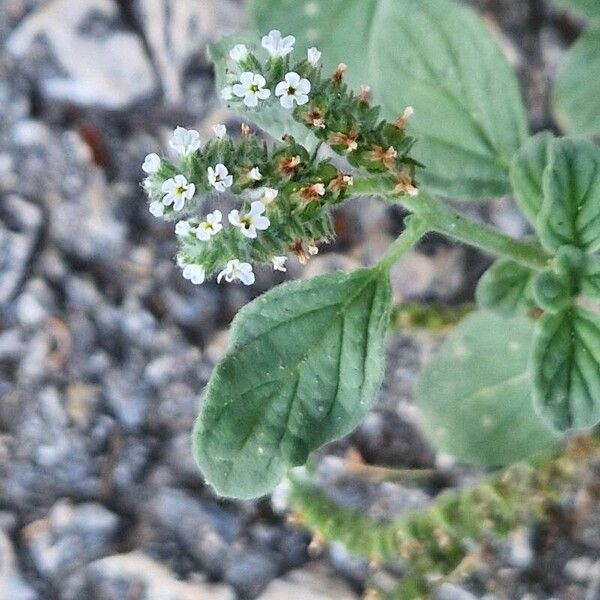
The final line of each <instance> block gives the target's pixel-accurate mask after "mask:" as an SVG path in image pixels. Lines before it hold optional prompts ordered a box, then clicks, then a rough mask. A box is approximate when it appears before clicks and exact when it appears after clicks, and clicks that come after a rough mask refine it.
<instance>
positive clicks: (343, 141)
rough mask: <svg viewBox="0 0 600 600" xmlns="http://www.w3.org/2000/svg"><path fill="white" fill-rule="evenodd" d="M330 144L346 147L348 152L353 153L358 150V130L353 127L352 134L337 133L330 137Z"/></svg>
mask: <svg viewBox="0 0 600 600" xmlns="http://www.w3.org/2000/svg"><path fill="white" fill-rule="evenodd" d="M329 144H330V145H331V146H344V147H345V148H346V149H347V150H348V152H352V151H353V150H356V149H357V148H358V129H357V128H356V127H353V128H352V129H351V131H350V133H341V132H339V131H338V132H336V133H332V134H331V135H330V136H329Z"/></svg>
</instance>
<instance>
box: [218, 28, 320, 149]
mask: <svg viewBox="0 0 600 600" xmlns="http://www.w3.org/2000/svg"><path fill="white" fill-rule="evenodd" d="M240 43H245V44H246V46H247V47H248V48H253V49H255V48H256V47H257V46H260V40H258V38H257V37H256V35H255V34H249V33H246V34H236V35H232V36H229V37H225V38H223V39H221V40H219V41H218V42H216V43H214V44H211V45H210V46H209V47H208V57H209V59H210V60H211V61H212V62H213V63H214V66H215V78H216V86H217V90H218V91H219V92H220V91H221V90H222V89H223V88H224V87H225V85H226V68H227V56H228V55H229V51H230V50H231V48H232V47H233V46H235V44H240ZM240 114H242V115H243V117H244V119H247V120H248V121H252V122H253V123H254V124H255V125H257V126H258V127H260V128H261V129H262V130H263V131H266V132H267V133H268V134H269V135H271V136H272V137H273V138H275V139H281V137H282V136H283V135H284V134H285V133H287V134H289V135H291V136H293V137H294V138H295V139H296V141H297V142H298V143H299V144H302V145H303V146H304V147H305V148H306V149H308V150H309V151H310V150H312V149H314V148H316V146H317V144H318V140H317V138H316V137H315V136H314V135H313V134H312V133H311V132H310V130H309V129H308V128H307V127H304V126H303V125H301V124H299V123H297V122H296V121H294V119H293V117H292V115H291V113H290V111H289V110H285V109H284V108H282V107H281V106H280V105H279V104H277V103H270V104H269V105H268V106H262V107H261V108H260V110H257V109H255V110H249V109H244V110H243V112H241V113H240Z"/></svg>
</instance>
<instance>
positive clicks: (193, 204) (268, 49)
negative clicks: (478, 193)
mask: <svg viewBox="0 0 600 600" xmlns="http://www.w3.org/2000/svg"><path fill="white" fill-rule="evenodd" d="M294 42H295V40H294V38H293V37H292V36H287V37H285V38H284V37H282V36H281V34H280V33H279V32H277V31H272V32H271V33H270V34H269V35H268V36H265V37H264V38H263V40H262V46H263V50H261V52H262V56H261V55H260V54H259V53H255V52H254V51H251V50H249V49H248V48H247V47H246V46H245V45H243V44H238V45H236V46H234V47H233V48H232V49H231V52H230V54H229V60H230V64H229V68H228V71H227V72H228V77H229V79H230V83H231V85H230V86H228V87H226V88H225V89H224V90H223V91H222V96H223V97H224V98H226V99H227V100H228V101H229V102H230V103H231V104H237V105H238V107H239V108H241V109H244V110H248V111H260V110H261V109H262V108H263V106H265V104H268V103H272V102H277V103H279V104H280V105H281V106H282V107H283V109H284V110H286V111H290V114H291V115H293V118H294V119H296V120H297V121H298V122H300V123H302V124H303V125H305V126H306V127H308V128H309V129H311V130H312V131H313V132H314V134H315V136H316V137H317V138H318V139H319V140H321V141H323V142H326V143H327V144H329V145H330V146H331V148H332V149H333V150H334V151H336V152H338V153H339V154H341V155H343V156H344V157H345V158H346V159H347V161H348V162H349V163H350V165H352V166H354V167H357V168H362V169H365V170H367V171H369V172H378V173H382V174H386V176H387V177H393V178H394V181H395V183H396V186H397V191H398V192H399V193H407V194H415V193H416V187H415V186H414V184H413V178H414V170H415V166H416V165H417V163H416V162H415V161H414V160H412V159H411V158H410V157H409V156H408V152H409V150H410V148H411V146H412V143H413V141H412V139H411V138H409V137H407V136H406V134H405V131H404V127H405V122H406V119H407V118H408V116H410V111H405V114H404V115H403V116H402V117H401V118H400V119H398V121H396V122H395V123H388V122H385V121H381V120H379V110H378V109H377V108H372V107H370V106H369V100H368V97H367V96H368V94H367V93H366V92H365V91H363V92H362V93H361V94H360V95H358V96H355V95H354V94H353V93H352V92H351V91H349V90H348V89H347V87H346V86H345V84H344V83H343V81H342V79H343V68H342V67H341V66H340V67H339V68H338V70H337V71H336V73H335V74H334V76H333V77H332V78H331V79H323V78H322V76H321V70H320V68H319V67H318V62H319V59H320V53H319V52H318V50H316V49H315V48H311V49H310V50H309V51H308V55H307V57H306V59H304V60H301V61H300V62H298V63H296V64H294V65H293V66H292V65H291V63H290V56H289V55H290V53H291V52H292V51H293V46H294ZM214 131H215V135H214V138H213V139H211V140H210V141H208V142H207V143H206V144H204V145H202V143H201V140H200V135H199V133H198V132H197V131H194V130H186V129H184V128H182V127H178V128H177V129H176V130H175V132H174V134H173V137H172V139H171V143H170V145H171V147H172V149H173V150H174V151H175V153H176V155H177V157H176V159H174V160H169V159H166V158H161V157H159V156H158V155H157V154H150V155H148V156H147V157H146V160H145V162H144V165H143V170H144V172H145V173H146V174H147V175H148V177H147V178H146V179H145V181H144V189H145V190H146V192H147V194H148V197H149V199H150V212H151V213H152V214H153V215H155V216H156V217H162V218H164V219H166V220H169V221H176V227H175V230H176V234H177V236H178V239H179V252H178V256H177V259H178V264H179V265H180V266H181V267H182V269H183V275H184V277H185V278H186V279H189V280H190V281H192V283H195V284H199V283H202V282H204V281H205V279H206V278H207V277H209V276H211V275H215V274H216V275H217V281H219V282H220V281H222V280H223V279H225V280H226V281H228V282H231V281H234V280H239V281H241V282H242V283H244V284H246V285H250V284H252V283H253V282H254V279H255V276H254V270H253V265H263V264H265V265H270V266H271V267H272V268H274V269H276V270H281V271H285V270H286V268H285V263H286V260H287V258H286V254H287V253H288V252H290V251H291V252H294V253H295V254H296V256H297V257H298V258H299V260H300V261H301V262H305V261H306V260H307V258H308V256H309V255H310V254H315V253H316V252H317V246H316V245H317V244H318V243H321V242H324V241H327V240H328V239H330V238H331V237H332V236H333V234H334V231H333V228H332V223H331V209H332V207H333V206H335V205H336V204H339V203H340V202H342V201H344V200H345V199H346V198H347V197H348V193H349V188H350V187H351V186H352V184H353V177H352V175H351V174H349V173H345V172H343V171H342V170H340V169H338V167H336V166H335V165H334V164H333V163H332V162H331V161H330V160H320V159H319V158H318V157H317V154H318V153H317V152H313V153H309V152H308V151H307V150H306V149H305V148H304V147H303V146H302V145H300V144H298V143H297V142H296V141H295V140H294V138H292V137H291V136H284V138H283V139H282V140H281V142H280V143H279V144H278V145H277V146H275V147H274V148H270V147H269V146H268V145H267V144H266V143H264V142H263V141H261V140H259V139H258V138H257V137H255V136H254V135H252V134H251V133H250V131H249V128H248V127H247V126H246V125H244V126H242V136H241V139H240V140H239V141H236V142H234V141H233V140H232V138H231V137H229V136H228V135H227V131H226V129H225V126H224V125H217V126H216V127H215V128H214ZM348 170H350V168H348Z"/></svg>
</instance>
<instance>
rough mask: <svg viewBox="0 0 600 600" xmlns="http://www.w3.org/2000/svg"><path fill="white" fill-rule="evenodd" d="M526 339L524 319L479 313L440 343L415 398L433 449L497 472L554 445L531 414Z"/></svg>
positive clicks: (528, 327)
mask: <svg viewBox="0 0 600 600" xmlns="http://www.w3.org/2000/svg"><path fill="white" fill-rule="evenodd" d="M532 336H533V324H532V322H531V321H530V320H529V319H527V318H525V317H515V318H512V319H503V318H501V317H499V316H497V315H495V314H493V313H491V312H487V311H480V312H477V313H473V314H472V315H470V316H469V317H467V318H466V319H465V320H464V321H463V322H462V323H461V325H460V326H459V327H458V328H457V329H456V330H455V331H454V332H453V333H452V334H451V335H450V336H449V337H448V339H447V340H446V341H445V343H444V344H443V346H442V347H441V349H440V351H439V352H438V353H437V354H436V355H435V356H434V358H433V360H432V361H431V363H430V364H429V365H428V366H427V367H426V368H425V370H424V371H423V374H422V375H421V378H420V380H419V383H418V385H417V389H416V395H415V401H416V403H417V406H418V407H419V409H420V411H421V416H422V418H421V422H422V424H423V427H424V429H425V432H426V433H427V435H428V437H429V438H430V439H431V441H432V442H433V444H434V445H435V446H436V447H437V448H439V449H440V450H442V451H444V452H447V453H449V454H451V455H453V456H455V457H457V458H458V459H460V460H463V461H466V462H470V463H475V464H480V465H486V466H498V465H505V464H509V463H512V462H515V461H517V460H520V459H522V458H525V457H527V456H531V455H532V454H535V453H536V452H539V451H542V450H544V449H547V448H549V447H551V446H552V445H553V444H554V443H555V442H556V440H557V436H556V435H555V434H554V433H553V432H551V431H550V430H549V429H548V427H547V426H546V425H545V424H544V423H543V422H542V421H541V419H540V418H539V417H538V416H537V414H536V413H535V411H534V409H533V404H532V400H531V376H530V374H529V372H528V370H527V359H528V356H529V351H530V346H531V340H532ZM517 423H518V427H517V426H515V424H517Z"/></svg>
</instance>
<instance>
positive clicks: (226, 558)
mask: <svg viewBox="0 0 600 600" xmlns="http://www.w3.org/2000/svg"><path fill="white" fill-rule="evenodd" d="M298 1H301V0H298ZM471 4H473V5H475V6H476V7H477V8H478V10H480V11H481V13H482V14H483V15H484V18H485V19H486V21H487V22H488V23H489V24H490V26H491V27H492V29H493V31H494V32H495V34H496V37H497V39H498V41H499V42H500V44H501V45H502V47H503V48H504V50H505V52H506V54H507V56H508V57H509V60H510V61H511V63H512V64H513V66H514V67H515V68H516V69H517V70H518V72H519V76H520V79H521V82H522V84H523V89H524V93H525V96H526V99H527V103H528V106H529V109H530V119H531V125H532V128H533V130H534V131H535V130H539V129H542V128H552V127H553V123H552V120H551V117H550V116H549V111H548V89H549V85H550V82H551V81H552V79H553V77H554V76H555V74H556V70H557V67H558V65H559V63H560V61H561V59H562V57H563V55H564V52H565V50H566V48H567V47H568V46H569V45H570V44H571V42H572V41H573V40H574V39H575V38H576V37H577V35H578V33H579V32H580V30H581V28H582V23H581V22H579V21H577V20H576V19H575V18H573V17H569V16H567V15H565V14H564V13H563V12H560V11H558V10H556V9H553V8H551V7H550V6H549V5H548V4H546V3H545V2H544V1H543V0H527V1H521V0H477V1H473V2H471ZM245 26H247V21H246V16H245V11H244V3H243V2H242V0H0V599H1V600H34V599H39V600H55V599H56V600H80V599H83V598H86V599H87V600H203V599H207V600H208V599H210V600H234V599H240V600H246V599H254V598H260V599H261V600H288V599H290V598H294V600H326V599H329V598H335V599H336V600H351V599H355V598H359V597H361V595H362V593H363V591H364V589H365V583H366V582H367V580H368V579H369V578H370V577H375V578H379V581H380V582H381V584H382V585H383V584H385V583H386V582H390V581H391V582H393V581H395V580H398V579H399V578H401V576H402V568H401V567H400V566H398V565H387V566H385V567H384V568H378V569H374V568H373V567H372V566H371V567H370V566H369V565H368V564H367V563H366V562H365V561H361V560H358V559H355V558H353V557H352V556H350V555H348V554H347V553H346V552H345V550H344V549H343V548H342V547H341V546H336V545H332V546H329V547H323V545H322V544H320V543H319V540H313V541H312V543H311V538H310V536H309V535H308V534H307V533H306V532H305V531H303V530H302V528H300V527H296V526H294V525H292V524H291V523H289V522H288V520H287V519H286V517H285V514H282V513H281V512H279V510H278V509H279V506H278V503H277V502H272V501H271V500H270V499H269V498H266V499H263V500H260V501H258V502H252V503H250V502H246V503H241V502H230V501H222V500H219V499H217V498H216V497H215V496H214V495H213V493H212V492H211V490H210V489H209V488H208V487H206V486H205V485H204V483H203V480H202V477H201V474H200V473H199V472H198V470H197V468H196V466H195V464H194V462H193V459H192V457H191V453H190V431H191V428H192V425H193V422H194V419H195V416H196V414H197V412H198V405H199V397H200V394H201V392H202V390H203V388H204V386H205V384H206V382H207V379H208V377H209V375H210V373H211V370H212V368H213V365H214V364H215V362H216V361H218V359H219V358H220V356H221V354H222V352H223V350H224V348H225V347H226V344H227V326H228V323H229V322H230V320H231V318H232V317H233V315H234V314H235V312H236V311H237V310H238V309H239V308H240V307H241V306H243V305H244V304H245V303H246V302H247V301H248V300H249V299H250V298H251V296H252V295H257V294H258V293H260V292H261V291H264V290H266V289H268V288H269V287H271V286H272V285H274V284H275V283H278V282H280V281H281V280H282V279H283V275H282V274H277V275H274V274H273V273H270V272H262V273H259V276H258V282H257V286H256V287H255V288H252V289H248V288H245V287H241V286H217V285H216V284H214V283H209V284H207V285H204V286H201V287H194V286H191V285H190V284H189V283H188V282H186V281H185V280H183V278H182V277H181V275H180V272H179V269H178V268H177V267H176V265H175V263H174V260H173V257H174V253H175V236H174V235H173V232H172V227H171V226H169V225H168V224H167V225H165V224H164V223H162V222H161V221H159V220H156V219H154V218H153V217H151V215H150V214H149V213H148V209H147V205H146V202H145V199H144V196H143V194H142V192H141V189H140V184H139V182H140V180H141V178H142V175H143V174H142V172H141V168H140V165H141V163H142V160H143V158H144V156H145V155H146V154H147V153H149V152H154V151H159V149H160V148H162V149H163V150H166V148H167V144H166V141H167V139H168V137H169V136H170V134H171V131H172V130H173V128H174V127H175V126H176V125H183V126H186V127H194V128H196V129H198V130H199V131H200V133H201V135H202V136H203V137H204V138H206V137H208V135H210V134H211V132H212V126H213V125H215V124H216V123H219V122H224V123H226V124H227V125H228V127H229V128H230V130H231V131H234V130H236V129H238V128H239V126H240V124H241V122H240V121H239V120H238V119H237V117H235V116H233V115H231V114H228V113H227V112H226V111H225V110H224V109H223V108H222V106H221V105H220V103H219V101H218V98H217V94H216V92H215V89H214V83H213V73H212V68H211V65H210V64H209V62H208V60H207V59H206V58H205V47H206V44H207V43H208V42H209V41H211V40H216V39H218V38H220V37H221V36H223V35H227V34H231V33H233V32H235V31H237V30H240V29H242V28H243V27H245ZM285 33H294V32H285ZM365 83H368V82H365ZM465 209H466V210H469V211H471V212H472V213H473V214H475V215H479V216H483V217H485V218H487V219H489V220H490V221H491V222H493V223H494V224H495V225H497V226H499V227H502V228H503V229H504V230H506V231H507V232H509V233H511V234H513V235H522V234H523V233H524V232H525V231H526V229H525V224H524V222H523V221H522V219H521V217H520V216H519V214H518V213H517V211H516V210H515V209H514V207H513V205H512V203H511V202H510V200H509V199H505V200H500V201H498V202H495V203H493V204H490V205H486V207H485V208H481V207H477V206H475V205H470V206H469V207H465ZM401 224H402V215H401V213H399V212H397V210H396V209H393V208H389V207H386V206H384V205H383V204H382V203H380V202H378V201H376V200H369V199H365V200H362V201H361V202H360V205H359V204H358V203H355V202H354V203H350V204H349V205H348V206H347V207H345V208H344V209H343V210H342V211H340V212H339V213H338V215H337V217H336V225H337V230H338V232H339V238H338V240H337V241H336V243H335V244H333V245H332V246H330V247H328V248H327V249H325V251H324V252H322V253H321V254H320V255H319V256H318V257H315V258H314V259H313V260H312V261H311V262H310V264H309V265H308V266H307V267H305V268H302V269H300V268H299V267H298V266H294V265H292V266H291V268H290V272H289V273H288V274H287V276H289V277H292V278H293V277H305V276H313V275H316V274H318V273H322V272H327V271H331V270H334V269H340V268H341V269H349V268H353V267H355V266H357V265H360V264H368V263H371V262H373V261H374V260H375V258H376V257H377V256H378V255H379V254H381V252H382V251H383V249H384V248H385V247H386V246H387V244H388V243H389V242H390V240H391V239H392V238H393V236H395V235H396V234H397V233H398V232H399V230H400V228H401ZM489 261H490V259H489V258H488V257H485V256H483V255H480V254H479V253H477V252H475V251H473V250H468V249H466V248H462V247H459V246H456V245H450V244H448V243H447V242H446V241H444V240H443V239H441V238H438V237H435V236H431V237H429V238H428V239H427V240H425V241H424V242H423V243H422V244H421V245H420V246H419V247H418V248H417V249H416V250H415V251H413V252H411V253H410V254H409V256H408V257H407V258H406V259H405V260H404V261H403V262H402V263H401V264H400V265H398V266H397V267H396V268H395V270H394V272H393V280H394V289H395V302H396V303H401V302H406V301H410V300H419V301H427V302H430V303H437V304H439V305H442V306H446V307H461V306H462V305H463V304H464V303H468V302H470V301H472V299H473V290H474V285H475V282H476V281H477V278H478V277H479V275H480V274H481V273H482V272H483V270H484V269H485V268H486V266H487V265H488V264H489ZM442 339H443V328H441V329H440V330H438V331H419V332H409V333H408V334H407V333H406V332H405V333H403V334H401V333H400V332H399V330H398V329H397V328H396V329H394V331H393V332H392V334H391V335H390V337H389V353H388V368H387V375H386V380H385V383H384V386H383V389H382V391H381V393H380V395H379V399H378V403H377V406H376V408H375V409H374V410H373V411H372V413H371V414H370V415H369V416H368V418H367V419H366V420H365V422H364V423H363V424H362V425H361V426H360V427H359V428H358V430H357V431H356V432H354V433H353V434H352V435H351V436H349V437H348V438H347V439H345V440H342V441H341V442H338V443H336V444H333V445H331V446H329V447H327V448H325V449H323V450H322V451H321V452H320V453H319V456H318V457H317V460H316V463H317V470H318V474H319V478H320V480H321V481H322V482H324V485H326V486H327V488H328V490H329V491H330V493H331V494H332V495H333V496H334V497H335V498H336V499H338V500H339V501H340V502H341V503H343V504H345V505H347V506H352V507H356V508H360V509H361V510H364V511H365V512H368V513H369V514H371V515H373V516H377V517H381V518H386V517H391V516H397V515H399V514H401V513H402V512H403V511H406V510H408V509H411V508H416V509H422V508H423V507H425V506H427V505H428V504H429V503H430V501H431V498H432V497H433V496H434V495H435V494H436V493H437V492H438V491H439V489H440V488H441V487H445V486H456V485H465V484H467V483H469V482H472V481H475V480H476V478H477V477H478V476H479V475H480V473H479V472H478V471H477V470H474V469H467V468H464V467H462V466H460V465H457V464H455V463H454V462H453V461H452V460H450V459H449V458H448V457H444V456H440V455H436V454H435V453H434V451H433V450H432V449H431V448H430V447H429V446H428V445H427V443H426V442H425V441H424V439H423V438H422V437H421V435H420V434H419V432H418V429H417V427H416V426H415V414H414V409H413V407H412V405H411V395H412V389H413V384H414V380H415V376H416V374H417V373H418V371H419V370H420V368H421V366H422V365H423V364H424V363H425V362H426V361H427V360H428V357H429V356H430V355H431V352H432V350H434V349H435V348H436V347H437V346H438V345H439V343H440V342H441V340H442ZM357 462H358V463H361V462H366V463H367V464H369V465H380V466H384V467H391V468H427V469H435V470H436V471H435V473H436V474H437V475H436V478H435V481H436V482H435V484H432V483H431V482H429V483H427V484H424V485H420V486H416V487H407V486H405V485H403V484H401V483H399V482H397V481H393V480H386V478H385V477H379V476H377V477H373V476H371V475H372V473H370V472H369V470H368V469H366V470H365V472H362V471H360V470H358V471H359V472H358V473H357V472H356V469H354V470H353V469H349V467H348V466H349V465H352V464H356V463H357ZM351 471H352V472H351ZM594 482H595V484H596V485H600V475H597V479H595V480H593V482H592V483H594ZM589 483H590V482H587V484H589ZM587 484H586V485H587ZM571 493H572V494H573V501H575V499H576V496H577V490H574V491H572V492H571ZM483 564H484V567H483V568H484V571H483V573H484V574H483V575H482V576H481V577H480V578H479V579H478V580H475V581H472V582H470V583H468V584H460V585H459V584H458V583H457V584H456V585H454V584H448V585H446V586H444V589H443V590H442V591H441V592H440V594H442V595H441V596H440V598H442V600H444V599H446V600H471V599H473V598H479V597H485V598H488V599H489V600H491V599H492V598H498V599H501V598H521V599H523V600H525V599H527V600H534V599H540V600H541V599H545V598H557V599H573V600H575V599H581V600H594V599H596V598H600V512H598V511H597V510H596V511H594V510H592V511H590V513H589V515H588V518H587V520H585V521H584V522H583V523H578V524H577V526H570V525H569V523H568V522H566V520H565V519H559V520H557V522H556V523H550V524H547V525H546V526H544V528H542V529H540V530H537V529H536V530H530V529H523V530H520V531H517V532H514V534H513V535H512V536H511V537H510V538H509V539H508V540H506V541H504V542H502V543H499V545H498V547H496V548H494V549H493V551H492V550H490V553H489V557H486V559H485V560H483ZM486 594H487V595H486Z"/></svg>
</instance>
